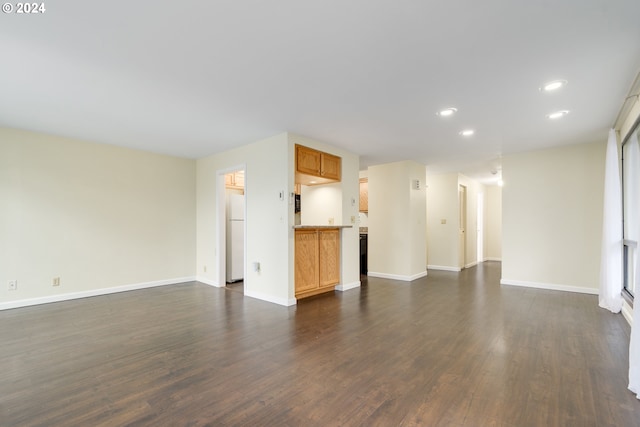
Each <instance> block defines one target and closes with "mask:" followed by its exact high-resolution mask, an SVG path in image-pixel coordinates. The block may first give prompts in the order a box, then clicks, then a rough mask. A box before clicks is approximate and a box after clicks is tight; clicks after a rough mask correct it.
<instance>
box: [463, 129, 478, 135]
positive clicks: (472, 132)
mask: <svg viewBox="0 0 640 427" xmlns="http://www.w3.org/2000/svg"><path fill="white" fill-rule="evenodd" d="M474 133H476V131H475V130H473V129H465V130H463V131H460V135H462V136H471V135H473V134H474Z"/></svg>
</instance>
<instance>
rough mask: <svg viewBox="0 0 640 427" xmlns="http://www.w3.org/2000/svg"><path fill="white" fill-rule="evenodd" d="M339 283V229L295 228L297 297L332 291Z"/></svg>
mask: <svg viewBox="0 0 640 427" xmlns="http://www.w3.org/2000/svg"><path fill="white" fill-rule="evenodd" d="M338 283H340V230H339V229H337V228H335V229H334V228H330V229H325V228H323V229H302V230H296V231H295V289H296V298H304V297H309V296H312V295H316V294H320V293H323V292H329V291H332V290H333V288H334V287H335V285H337V284H338Z"/></svg>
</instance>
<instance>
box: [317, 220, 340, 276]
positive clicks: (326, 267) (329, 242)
mask: <svg viewBox="0 0 640 427" xmlns="http://www.w3.org/2000/svg"><path fill="white" fill-rule="evenodd" d="M318 237H319V240H320V242H319V250H320V287H323V286H333V285H335V284H337V283H340V230H338V229H335V230H321V231H319V232H318Z"/></svg>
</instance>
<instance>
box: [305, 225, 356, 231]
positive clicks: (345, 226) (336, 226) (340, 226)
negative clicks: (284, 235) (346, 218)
mask: <svg viewBox="0 0 640 427" xmlns="http://www.w3.org/2000/svg"><path fill="white" fill-rule="evenodd" d="M352 227H353V226H352V225H294V226H293V228H294V230H304V229H322V228H324V229H328V228H352Z"/></svg>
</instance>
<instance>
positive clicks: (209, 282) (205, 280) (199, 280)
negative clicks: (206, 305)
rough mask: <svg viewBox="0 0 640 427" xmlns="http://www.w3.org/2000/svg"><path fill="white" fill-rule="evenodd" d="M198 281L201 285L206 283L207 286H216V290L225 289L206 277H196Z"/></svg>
mask: <svg viewBox="0 0 640 427" xmlns="http://www.w3.org/2000/svg"><path fill="white" fill-rule="evenodd" d="M196 281H197V282H200V283H204V284H205V285H209V286H215V287H216V288H223V287H224V286H221V285H220V283H218V282H216V281H215V280H211V279H207V278H206V277H196Z"/></svg>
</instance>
